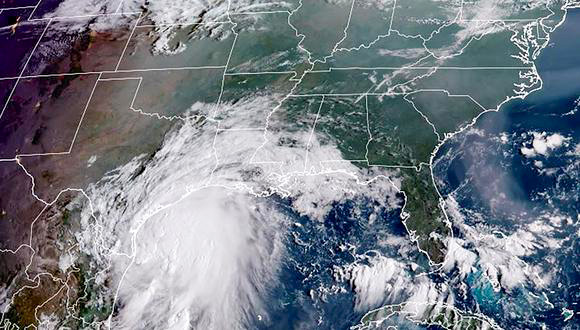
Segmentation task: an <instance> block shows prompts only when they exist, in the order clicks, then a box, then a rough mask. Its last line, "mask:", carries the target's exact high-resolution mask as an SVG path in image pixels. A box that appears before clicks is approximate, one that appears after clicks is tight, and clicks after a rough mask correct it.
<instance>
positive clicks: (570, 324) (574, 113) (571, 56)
mask: <svg viewBox="0 0 580 330" xmlns="http://www.w3.org/2000/svg"><path fill="white" fill-rule="evenodd" d="M578 54H580V10H571V11H570V12H569V14H568V17H567V19H566V21H565V23H564V24H563V25H562V26H561V27H560V28H559V29H558V30H557V31H556V32H555V33H554V34H553V35H552V39H551V43H550V46H549V47H548V48H547V49H545V50H544V51H543V53H542V54H541V56H540V58H539V59H538V62H537V66H538V70H539V73H540V75H541V77H542V80H543V88H542V89H541V90H539V91H536V92H534V93H532V94H530V95H528V97H526V99H525V100H514V101H511V102H509V103H507V104H505V105H504V106H503V108H502V109H501V111H500V112H499V113H488V114H485V115H484V116H482V117H481V118H480V120H479V122H478V123H477V124H476V125H475V127H474V130H471V131H467V132H465V133H464V134H461V135H460V136H459V137H457V138H456V139H454V140H453V141H451V142H450V143H448V144H447V145H446V146H445V147H444V148H442V150H441V152H440V153H439V155H438V160H437V162H436V167H435V173H436V177H437V179H438V181H439V186H440V188H441V190H442V192H443V193H444V194H445V195H449V194H452V195H453V196H454V197H455V198H456V199H457V200H458V202H459V204H460V206H461V207H462V208H463V209H465V210H468V211H469V212H471V214H472V215H477V216H471V217H470V216H468V217H467V219H466V222H467V223H468V224H470V225H473V226H475V225H479V226H487V227H488V228H493V229H495V230H497V231H500V232H502V233H504V234H508V235H509V234H512V233H514V232H515V231H517V230H518V229H520V228H523V227H524V226H525V225H528V224H530V223H532V222H534V221H536V220H538V219H542V218H543V217H546V216H548V215H556V214H557V215H559V216H562V217H567V218H568V219H571V223H568V224H566V225H563V226H562V227H560V228H559V229H558V230H554V232H552V233H544V234H550V235H551V237H553V238H556V239H563V242H564V243H562V245H561V246H560V247H559V248H550V247H547V246H542V247H540V248H538V250H537V252H536V253H534V254H532V255H530V256H526V257H525V258H524V259H525V260H526V261H527V262H530V263H533V264H538V265H541V267H542V268H544V269H551V270H553V271H554V274H555V277H554V278H553V279H552V281H551V283H550V285H549V288H546V289H545V290H542V289H540V288H537V287H532V286H526V287H525V288H520V289H518V290H514V291H513V292H510V293H509V294H508V293H502V294H501V295H498V293H495V292H493V290H490V289H491V287H490V286H489V285H487V286H486V285H485V284H484V283H482V282H481V278H478V277H477V276H476V274H472V275H471V276H470V277H469V278H468V281H469V282H471V285H472V288H471V294H472V295H473V299H475V300H476V301H477V302H478V303H479V304H480V305H481V306H482V311H483V312H484V313H486V314H488V315H489V316H491V317H493V318H495V319H496V320H497V321H498V323H499V324H502V325H504V326H505V327H506V328H513V329H516V328H532V329H536V328H538V329H539V328H541V326H542V324H543V325H544V326H546V327H547V328H548V329H563V328H566V329H578V328H580V320H579V317H578V315H575V316H573V317H572V318H570V319H569V320H565V319H566V318H567V317H566V316H565V315H563V309H564V308H566V309H571V310H573V311H576V312H577V311H579V310H580V306H579V304H580V294H579V293H578V292H579V291H580V290H578V288H579V285H580V270H579V268H578V266H577V260H578V258H579V257H580V246H579V244H578V234H577V230H578V219H579V218H578V214H579V211H580V201H579V199H580V188H579V186H578V180H579V178H580V164H579V163H580V161H579V159H578V157H579V156H578V152H577V151H575V148H576V147H577V145H578V144H579V143H580V114H579V112H580V110H579V108H580V106H579V105H578V104H579V102H578V99H579V97H580V78H579V77H580V61H579V60H578ZM532 132H536V133H540V134H541V133H544V132H545V134H546V135H547V136H549V135H552V134H560V135H562V136H563V137H565V138H566V142H565V143H564V145H563V146H561V147H560V148H556V149H554V150H551V151H550V153H549V154H548V155H547V156H542V155H540V156H537V157H534V158H527V157H525V156H524V155H523V154H522V153H521V151H520V150H521V148H522V147H525V146H528V147H529V146H530V144H531V142H532V140H533V133H532ZM502 136H503V137H504V140H503V141H502V138H501V137H502ZM506 138H507V139H506ZM540 162H541V163H540ZM544 293H545V294H546V298H543V294H544ZM536 296H537V297H540V298H530V297H536ZM548 301H549V302H548ZM551 304H552V305H551ZM502 305H503V308H502ZM508 306H509V307H508ZM508 312H509V313H508ZM564 314H566V313H564Z"/></svg>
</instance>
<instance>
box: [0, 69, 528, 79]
mask: <svg viewBox="0 0 580 330" xmlns="http://www.w3.org/2000/svg"><path fill="white" fill-rule="evenodd" d="M225 67H226V66H225V65H205V66H204V65H202V66H182V67H165V68H149V69H118V70H102V71H87V72H62V73H47V74H37V75H22V76H18V77H1V78H0V81H3V80H15V79H34V78H51V77H59V76H82V75H91V74H100V73H102V74H115V73H119V74H122V73H138V72H149V71H179V70H212V69H216V70H217V69H220V70H221V69H224V68H225ZM406 69H409V70H434V69H438V70H474V71H475V70H532V69H533V67H526V66H523V67H508V66H504V67H502V66H495V67H492V66H488V67H445V66H441V67H438V66H433V67H426V66H424V67H404V66H403V67H342V68H329V69H325V70H313V71H309V72H308V73H329V72H332V71H365V70H406ZM268 74H280V75H283V74H297V72H296V71H257V72H226V73H225V75H226V76H244V75H268Z"/></svg>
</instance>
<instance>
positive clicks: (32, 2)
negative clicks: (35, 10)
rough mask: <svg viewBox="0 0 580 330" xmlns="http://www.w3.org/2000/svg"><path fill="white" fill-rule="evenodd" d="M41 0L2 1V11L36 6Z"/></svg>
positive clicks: (0, 3)
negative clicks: (3, 9)
mask: <svg viewBox="0 0 580 330" xmlns="http://www.w3.org/2000/svg"><path fill="white" fill-rule="evenodd" d="M38 1H40V0H0V9H2V8H15V7H28V6H36V4H37V3H38Z"/></svg>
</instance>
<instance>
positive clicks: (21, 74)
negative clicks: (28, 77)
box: [0, 20, 52, 119]
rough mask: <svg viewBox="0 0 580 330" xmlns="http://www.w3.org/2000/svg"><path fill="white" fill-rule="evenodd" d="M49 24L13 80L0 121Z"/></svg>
mask: <svg viewBox="0 0 580 330" xmlns="http://www.w3.org/2000/svg"><path fill="white" fill-rule="evenodd" d="M51 23H52V20H49V21H48V23H47V24H46V26H45V27H44V30H43V31H42V33H41V34H40V36H39V37H38V40H37V41H36V44H35V45H34V47H33V48H32V51H31V52H30V55H29V56H28V59H26V62H25V63H24V66H23V67H22V71H20V75H19V76H18V77H16V78H15V79H16V82H15V83H14V87H12V90H11V91H10V94H8V98H6V103H4V106H3V107H2V111H0V119H1V118H2V116H3V115H4V111H6V108H7V107H8V103H10V100H11V99H12V96H13V95H14V91H16V87H17V86H18V83H19V82H20V80H21V79H22V77H23V75H24V72H26V68H27V67H28V63H29V62H30V60H31V59H32V56H33V55H34V53H35V52H36V49H37V48H38V45H40V41H41V40H42V38H43V37H44V35H45V34H46V31H48V27H49V26H50V24H51Z"/></svg>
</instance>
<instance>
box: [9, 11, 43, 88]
mask: <svg viewBox="0 0 580 330" xmlns="http://www.w3.org/2000/svg"><path fill="white" fill-rule="evenodd" d="M46 24H48V23H47V22H45V21H37V22H23V23H20V24H19V25H18V26H17V27H16V28H15V29H10V28H3V29H0V49H2V65H0V78H6V77H18V76H19V75H20V73H21V72H22V70H23V68H24V65H25V64H26V62H27V60H28V58H29V57H30V55H31V53H32V51H33V49H34V46H35V45H36V43H37V42H38V40H39V38H40V36H41V35H42V33H43V32H44V29H45V28H46Z"/></svg>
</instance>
